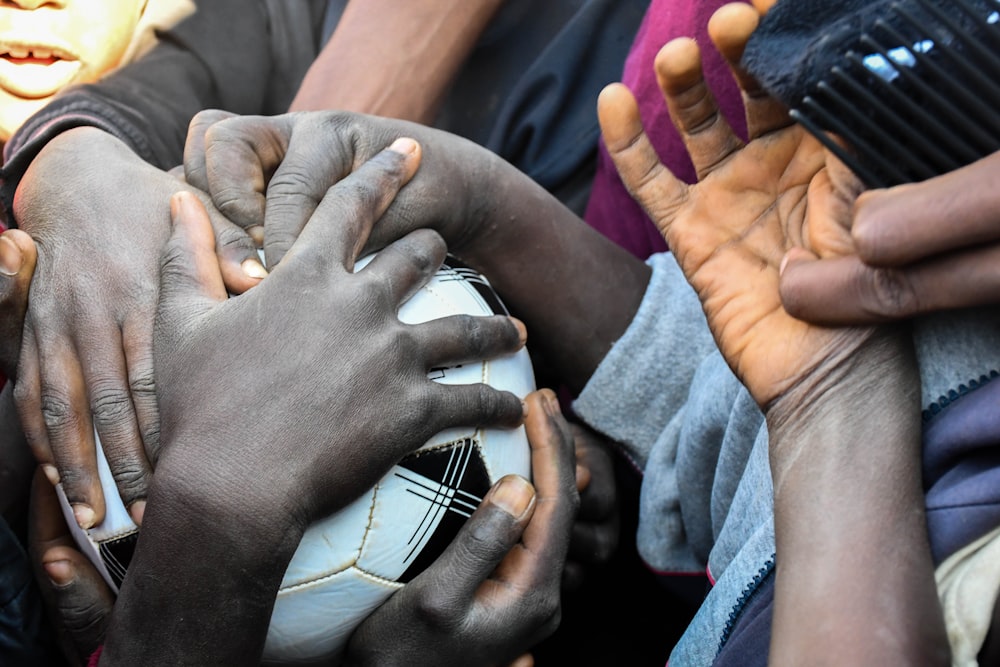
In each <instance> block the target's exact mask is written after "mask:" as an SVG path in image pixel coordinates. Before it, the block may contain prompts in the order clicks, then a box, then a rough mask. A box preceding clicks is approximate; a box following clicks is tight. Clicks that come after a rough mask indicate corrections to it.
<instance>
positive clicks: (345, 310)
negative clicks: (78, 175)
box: [102, 140, 524, 664]
mask: <svg viewBox="0 0 1000 667" xmlns="http://www.w3.org/2000/svg"><path fill="white" fill-rule="evenodd" d="M419 156H420V150H419V147H418V146H417V145H416V144H414V142H412V141H411V140H401V141H400V142H399V143H398V144H396V145H395V146H394V149H393V150H387V151H384V152H382V153H381V154H379V155H378V156H376V158H374V159H373V160H371V161H369V162H367V163H365V164H364V165H362V166H360V167H359V168H358V169H357V170H356V171H355V172H354V173H352V174H351V175H350V176H349V177H348V178H345V179H344V180H342V181H340V182H339V183H338V184H337V185H335V186H334V187H332V188H331V189H330V190H329V192H328V193H327V195H326V197H325V198H324V199H323V201H322V202H321V204H320V205H319V207H318V208H317V209H316V212H315V214H314V215H313V217H312V220H311V222H310V224H309V225H308V226H307V227H306V228H305V229H304V231H303V233H302V235H301V236H300V238H299V239H298V241H297V242H296V244H295V245H294V246H293V247H292V249H291V250H290V251H289V253H288V255H287V256H286V259H285V261H284V262H283V263H282V264H281V265H280V266H279V267H277V268H276V269H275V270H274V271H273V272H272V273H271V274H270V276H269V277H268V278H267V280H265V281H262V282H261V283H260V284H259V285H258V286H256V287H255V288H254V289H252V290H250V291H248V292H246V293H244V294H242V295H240V296H237V297H234V298H228V295H227V293H226V289H225V286H224V284H223V281H222V276H221V273H220V269H219V264H218V258H217V256H216V254H215V249H214V236H213V230H212V228H211V226H210V224H209V221H208V218H207V216H206V215H205V211H204V209H203V208H202V207H201V205H200V204H199V202H198V200H197V199H196V198H195V197H193V196H192V195H190V194H188V193H179V194H178V195H177V196H175V197H174V199H173V201H172V208H173V212H174V216H175V229H174V233H173V235H172V237H171V239H170V241H169V243H168V244H167V246H166V249H165V251H164V254H163V259H162V268H161V293H160V301H159V309H158V312H157V324H156V330H155V346H154V352H155V363H156V377H157V398H158V401H159V405H160V418H161V421H160V423H161V454H160V457H159V460H158V461H157V469H156V475H155V477H154V479H153V484H152V486H151V490H150V501H149V508H148V511H147V513H146V521H145V523H144V525H143V528H142V537H141V539H140V540H139V543H138V546H137V548H136V552H135V556H134V558H133V560H132V563H131V565H130V567H129V573H128V576H127V577H126V579H125V581H124V583H123V585H122V590H121V594H120V595H119V597H118V601H117V607H116V613H115V616H114V619H113V621H112V627H111V631H110V632H109V639H108V642H107V644H106V646H105V649H104V653H103V654H102V663H103V661H104V660H108V664H115V663H117V662H121V663H123V664H146V663H147V662H149V661H150V660H152V659H155V660H157V661H165V662H171V663H172V664H173V663H177V664H189V663H198V664H204V663H207V662H220V661H223V660H225V661H231V662H236V663H238V664H243V663H250V662H253V661H256V660H258V659H259V657H260V652H261V650H262V648H263V642H264V637H265V635H266V629H267V624H268V621H269V618H270V613H271V608H272V605H273V602H274V598H275V595H276V593H277V589H278V585H279V584H280V581H281V577H282V575H283V573H284V571H285V568H286V567H287V565H288V561H289V560H290V558H291V556H292V553H293V552H294V550H295V548H296V546H297V545H298V542H299V539H300V538H301V536H302V533H303V532H304V531H305V529H306V528H307V527H308V525H310V524H311V523H312V522H313V521H314V520H315V519H317V518H319V517H321V516H325V515H328V514H330V513H331V512H333V511H335V510H337V509H339V508H340V507H343V506H344V505H345V504H347V503H348V502H349V501H351V500H353V499H354V498H355V497H357V496H358V495H359V494H360V493H361V492H363V491H364V490H366V489H368V488H370V487H371V486H372V485H373V484H374V483H375V482H376V481H377V480H378V479H379V478H380V477H381V476H382V475H384V474H385V472H386V471H387V470H388V469H389V468H390V467H391V466H392V465H393V464H395V463H396V462H397V461H398V460H399V459H400V458H402V456H403V455H405V454H406V453H408V452H410V451H413V450H415V449H417V448H418V447H420V446H421V445H422V444H423V443H424V442H426V441H427V440H428V439H429V438H430V437H431V436H432V435H433V434H434V433H436V432H438V431H441V430H444V429H445V428H447V427H451V426H457V425H460V424H461V425H481V426H491V427H513V426H516V425H518V424H520V423H521V421H522V417H523V409H522V405H521V401H520V399H519V398H518V397H516V396H514V395H512V394H510V393H507V392H501V391H498V390H495V389H493V388H491V387H489V386H487V385H459V386H449V385H442V384H439V383H436V382H434V381H432V380H430V379H429V378H428V376H427V374H428V371H429V370H430V369H431V368H433V367H436V366H441V365H445V366H447V365H453V364H455V363H461V362H462V361H466V360H470V359H482V358H490V357H493V356H497V355H501V354H508V353H512V352H514V351H516V350H517V349H519V348H520V347H521V346H522V345H523V344H524V330H523V328H522V327H521V326H519V325H518V324H516V323H515V322H514V321H512V320H511V319H509V318H507V317H474V316H454V317H448V318H443V319H438V320H434V321H431V322H427V323H423V324H417V325H405V324H403V323H402V322H400V321H399V319H398V317H397V316H396V312H397V309H398V307H399V305H400V304H401V303H402V302H403V301H404V300H405V299H406V298H407V296H409V295H410V294H412V293H413V292H414V291H415V290H417V289H418V288H419V287H420V286H421V285H423V284H424V283H425V282H426V281H427V280H428V279H429V278H430V277H431V275H433V273H434V272H435V271H436V270H437V268H438V267H439V266H440V263H441V261H442V260H443V259H444V255H445V246H444V244H443V242H442V241H441V239H440V237H439V236H438V235H437V234H435V233H434V232H431V231H429V230H424V231H422V232H416V233H414V234H411V235H409V236H407V237H405V238H403V239H401V240H400V241H399V242H397V243H395V244H392V245H391V246H389V247H387V248H386V249H384V250H383V251H382V252H380V253H379V254H378V256H376V257H375V259H374V260H372V261H371V263H369V264H368V265H366V266H365V267H364V268H363V269H362V270H360V271H358V272H357V273H355V272H354V271H353V269H354V261H355V257H356V256H357V253H358V250H359V249H360V247H361V246H362V245H363V244H364V241H365V239H366V238H367V234H368V231H369V230H370V228H371V225H372V224H373V223H374V222H375V220H377V219H378V218H379V217H380V216H381V215H382V213H383V212H384V211H385V208H386V207H387V206H389V204H390V203H391V202H392V200H393V198H394V197H395V195H396V193H397V192H398V190H399V188H400V187H402V185H403V184H404V183H406V181H408V180H409V179H410V177H411V176H412V174H413V172H414V171H415V170H416V166H417V163H418V161H419ZM193 545H197V547H196V548H195V547H194V546H193ZM222 562H225V563H226V567H224V568H220V567H219V566H218V564H219V563H222ZM179 581H183V582H185V584H186V585H185V586H183V587H182V588H180V589H178V586H177V583H176V582H179ZM220 599H239V600H240V604H232V605H225V606H224V609H220V606H219V604H218V601H219V600H220ZM181 616H183V617H184V619H186V620H189V622H178V623H177V624H175V626H174V627H173V628H172V629H173V632H172V633H169V637H168V636H166V634H167V633H159V632H158V631H157V630H156V629H157V628H158V627H159V626H161V625H162V619H163V618H179V617H181ZM160 635H163V636H162V640H161V641H157V640H156V639H151V637H157V636H160Z"/></svg>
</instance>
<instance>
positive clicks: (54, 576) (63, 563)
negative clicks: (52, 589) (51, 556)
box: [42, 560, 74, 586]
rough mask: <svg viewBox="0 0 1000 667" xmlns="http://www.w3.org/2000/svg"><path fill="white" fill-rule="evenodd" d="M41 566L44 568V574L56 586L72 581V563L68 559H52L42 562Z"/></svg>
mask: <svg viewBox="0 0 1000 667" xmlns="http://www.w3.org/2000/svg"><path fill="white" fill-rule="evenodd" d="M42 567H44V568H45V574H47V575H48V576H49V579H50V580H51V581H52V583H53V584H55V585H56V586H65V585H67V584H70V583H72V582H73V579H74V573H73V564H72V563H70V562H69V561H68V560H54V561H50V562H48V563H42Z"/></svg>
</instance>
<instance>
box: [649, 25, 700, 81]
mask: <svg viewBox="0 0 1000 667" xmlns="http://www.w3.org/2000/svg"><path fill="white" fill-rule="evenodd" d="M654 67H655V68H656V76H657V79H658V80H659V82H660V87H661V88H663V90H664V92H667V93H677V92H680V91H683V90H686V89H688V88H690V87H691V86H694V85H696V84H698V83H700V82H701V81H702V72H701V49H699V48H698V43H697V42H696V41H695V40H694V39H692V38H690V37H678V38H677V39H672V40H670V41H669V42H667V43H666V44H664V45H663V46H662V47H661V48H660V50H659V52H658V53H657V54H656V59H655V60H654Z"/></svg>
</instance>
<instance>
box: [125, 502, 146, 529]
mask: <svg viewBox="0 0 1000 667" xmlns="http://www.w3.org/2000/svg"><path fill="white" fill-rule="evenodd" d="M128 513H129V516H131V517H132V522H133V523H134V524H135V525H137V526H141V525H142V519H143V517H144V516H145V515H146V501H145V500H137V501H135V502H134V503H132V504H131V505H129V508H128Z"/></svg>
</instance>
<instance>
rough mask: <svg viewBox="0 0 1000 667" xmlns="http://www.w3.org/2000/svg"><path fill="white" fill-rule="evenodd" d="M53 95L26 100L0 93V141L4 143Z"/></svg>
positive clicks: (49, 100)
mask: <svg viewBox="0 0 1000 667" xmlns="http://www.w3.org/2000/svg"><path fill="white" fill-rule="evenodd" d="M53 97H54V95H50V96H49V97H43V98H39V99H32V100H26V99H23V98H19V97H11V96H10V95H9V94H7V93H2V92H0V141H2V142H4V143H6V142H7V140H8V139H10V138H11V136H12V135H13V134H14V133H15V132H17V130H18V128H20V127H21V126H22V125H24V123H25V122H26V121H27V120H28V119H29V118H31V116H32V115H34V114H35V113H36V112H37V111H39V110H41V109H42V108H43V107H44V106H45V105H46V104H48V103H49V102H51V101H52V98H53Z"/></svg>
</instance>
